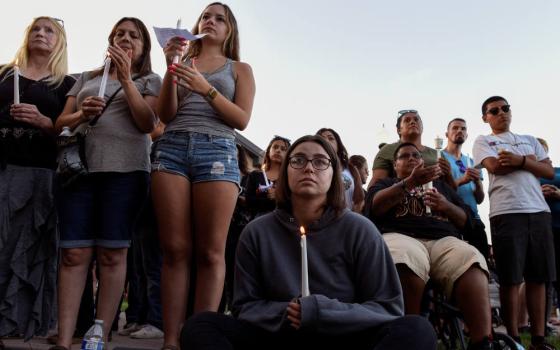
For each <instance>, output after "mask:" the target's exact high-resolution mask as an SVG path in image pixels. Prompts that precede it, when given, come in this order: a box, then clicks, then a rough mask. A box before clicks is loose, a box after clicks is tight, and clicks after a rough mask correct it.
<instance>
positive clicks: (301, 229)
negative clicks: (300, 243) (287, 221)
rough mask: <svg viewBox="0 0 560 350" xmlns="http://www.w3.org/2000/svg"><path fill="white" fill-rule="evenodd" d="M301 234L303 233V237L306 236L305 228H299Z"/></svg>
mask: <svg viewBox="0 0 560 350" xmlns="http://www.w3.org/2000/svg"><path fill="white" fill-rule="evenodd" d="M299 232H300V233H301V235H302V236H305V227H303V226H300V227H299Z"/></svg>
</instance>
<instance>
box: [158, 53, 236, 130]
mask: <svg viewBox="0 0 560 350" xmlns="http://www.w3.org/2000/svg"><path fill="white" fill-rule="evenodd" d="M187 62H188V63H190V60H189V61H187ZM202 75H204V77H205V78H206V80H207V81H208V82H209V83H210V85H212V86H213V87H215V88H216V90H218V91H219V92H220V94H222V95H223V96H224V97H225V98H227V99H228V100H230V101H233V98H234V96H235V77H234V75H233V61H232V60H231V59H229V58H228V59H227V60H226V63H225V64H224V65H223V66H222V67H220V68H218V69H217V70H215V71H214V72H212V73H202ZM177 95H178V101H179V105H178V107H177V114H176V116H175V118H174V119H173V120H172V121H171V122H170V123H169V124H168V125H167V127H166V128H165V131H166V132H167V131H183V132H185V131H187V132H188V131H190V132H198V133H202V134H208V135H215V136H223V137H228V138H235V132H234V129H233V128H232V127H231V126H229V125H228V124H226V123H225V122H224V121H223V120H222V118H221V117H220V116H219V115H218V114H217V113H216V111H215V110H214V108H212V106H211V105H210V104H209V103H208V102H207V101H206V100H205V99H204V96H202V95H199V94H197V93H194V92H192V91H191V90H188V89H185V88H182V87H179V88H178V91H177Z"/></svg>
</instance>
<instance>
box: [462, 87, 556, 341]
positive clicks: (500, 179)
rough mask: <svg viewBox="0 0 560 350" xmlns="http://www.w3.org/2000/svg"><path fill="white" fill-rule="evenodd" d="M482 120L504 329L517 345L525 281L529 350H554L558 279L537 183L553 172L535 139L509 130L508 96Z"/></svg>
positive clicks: (477, 148) (480, 142) (477, 158)
mask: <svg viewBox="0 0 560 350" xmlns="http://www.w3.org/2000/svg"><path fill="white" fill-rule="evenodd" d="M482 120H483V121H484V122H485V123H488V124H489V125H490V128H491V131H492V133H491V134H490V135H481V136H478V137H477V138H476V141H475V144H474V149H473V154H474V164H475V166H479V165H482V166H483V167H485V168H486V169H487V170H488V174H489V175H488V176H489V178H490V185H489V189H488V193H489V194H490V229H491V232H492V243H493V250H494V257H495V260H496V269H497V273H498V277H499V279H500V286H501V287H500V288H501V290H500V299H501V305H502V314H503V315H504V320H505V324H506V328H507V331H508V334H509V335H510V336H512V337H513V338H515V339H516V340H518V341H519V333H518V330H517V321H518V309H519V287H520V285H521V283H522V282H523V281H525V283H526V291H527V292H526V294H527V309H528V311H529V318H530V322H531V344H532V345H531V347H530V348H529V349H544V350H547V349H554V347H552V346H551V345H549V344H546V343H544V334H545V284H546V283H547V282H552V281H554V280H555V278H556V269H555V263H554V250H553V249H554V244H553V237H552V229H551V215H550V209H549V207H548V205H547V204H546V201H545V198H544V196H543V193H542V191H541V186H540V183H539V178H547V179H552V178H553V177H554V169H553V168H552V165H551V163H550V160H549V158H548V155H547V153H546V151H545V150H544V149H543V147H542V146H541V144H540V143H539V142H538V141H537V139H536V138H535V137H533V136H529V135H519V134H515V133H512V132H511V131H510V124H511V108H510V105H509V104H508V102H507V100H506V99H505V98H503V97H500V96H492V97H490V98H488V99H487V100H486V101H484V103H483V104H482Z"/></svg>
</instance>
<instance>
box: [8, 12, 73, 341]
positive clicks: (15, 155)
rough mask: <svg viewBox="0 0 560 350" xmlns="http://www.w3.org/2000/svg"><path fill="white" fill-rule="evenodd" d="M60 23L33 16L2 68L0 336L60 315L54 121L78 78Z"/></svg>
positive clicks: (42, 329)
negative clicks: (74, 75)
mask: <svg viewBox="0 0 560 350" xmlns="http://www.w3.org/2000/svg"><path fill="white" fill-rule="evenodd" d="M59 21H60V20H58V19H54V18H51V17H37V18H35V19H34V20H33V21H32V22H31V24H30V25H29V26H28V27H27V29H26V30H25V36H24V40H23V43H22V45H21V47H20V48H19V50H18V52H17V53H16V55H15V58H14V60H13V61H12V62H10V63H8V64H6V65H3V66H0V337H2V336H5V335H8V334H23V335H24V337H25V339H29V338H31V337H32V336H34V335H43V334H45V333H46V332H47V331H48V329H49V328H48V327H49V326H51V323H52V322H53V320H54V319H55V315H56V314H55V312H54V311H55V310H49V309H48V308H49V306H51V305H54V300H53V298H54V295H55V288H56V264H57V258H56V215H55V203H54V197H53V192H54V190H53V184H54V182H53V179H54V169H55V167H56V143H55V139H54V135H55V133H54V127H53V125H54V123H55V121H56V118H57V117H58V115H59V114H60V112H61V111H62V109H63V107H64V101H65V99H66V93H67V92H68V90H70V88H71V87H72V85H73V84H74V82H75V80H74V78H72V77H70V76H67V72H68V64H67V51H66V33H65V31H64V27H63V25H62V24H61V23H60V22H59ZM16 63H17V64H18V65H19V67H18V68H19V69H15V65H16ZM17 70H19V75H14V71H17ZM18 83H19V84H18ZM17 85H19V86H17ZM14 86H16V88H17V89H14ZM18 99H19V102H18ZM1 347H2V346H1V341H0V348H1Z"/></svg>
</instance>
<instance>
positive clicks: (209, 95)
mask: <svg viewBox="0 0 560 350" xmlns="http://www.w3.org/2000/svg"><path fill="white" fill-rule="evenodd" d="M216 96H218V90H216V88H215V87H213V86H211V87H210V90H208V92H207V93H206V96H204V98H205V99H206V101H208V102H212V100H214V99H215V98H216Z"/></svg>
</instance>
